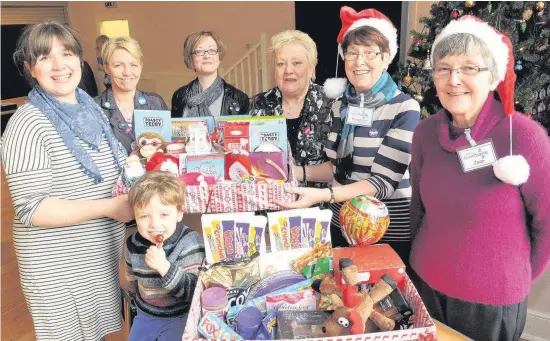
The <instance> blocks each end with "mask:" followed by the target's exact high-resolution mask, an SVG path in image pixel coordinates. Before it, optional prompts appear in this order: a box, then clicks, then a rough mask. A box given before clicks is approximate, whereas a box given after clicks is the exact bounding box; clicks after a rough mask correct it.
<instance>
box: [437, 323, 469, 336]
mask: <svg viewBox="0 0 550 341" xmlns="http://www.w3.org/2000/svg"><path fill="white" fill-rule="evenodd" d="M434 323H435V328H436V333H435V336H436V339H437V340H438V341H466V340H472V339H470V338H468V337H466V336H464V335H462V334H460V333H459V332H457V331H456V330H454V329H452V328H450V327H447V326H446V325H444V324H443V323H441V322H439V321H435V320H434Z"/></svg>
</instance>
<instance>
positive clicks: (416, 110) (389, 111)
mask: <svg viewBox="0 0 550 341" xmlns="http://www.w3.org/2000/svg"><path fill="white" fill-rule="evenodd" d="M340 105H341V102H340V101H338V102H336V103H335V105H334V106H333V111H334V120H335V121H336V120H340V110H339V109H340ZM373 115H374V117H373V123H372V127H362V126H357V127H356V128H355V135H354V140H353V147H354V150H353V166H352V167H353V168H352V171H351V175H350V177H349V178H348V179H341V180H340V181H336V180H335V181H334V183H333V186H339V185H345V184H350V183H354V182H357V181H360V180H366V181H368V182H370V183H371V184H372V185H373V186H374V187H375V188H376V190H377V191H376V194H375V195H374V196H375V197H376V198H377V199H379V200H381V201H383V202H384V203H385V204H386V206H387V207H388V210H389V213H390V226H389V228H388V231H387V232H386V234H385V235H384V237H383V238H382V241H384V242H390V241H408V240H410V227H409V225H410V214H409V203H410V198H411V185H410V182H409V163H410V161H411V154H410V151H411V142H412V135H413V131H414V129H415V128H416V126H417V125H418V123H419V122H420V105H419V104H418V102H417V101H415V100H414V99H412V98H411V97H410V96H409V95H407V94H404V93H402V92H400V91H398V92H397V93H396V94H395V96H394V97H393V98H392V99H391V100H390V101H389V102H388V103H387V104H385V105H382V106H380V107H378V108H376V109H375V110H374V114H373ZM340 122H341V126H343V124H344V122H342V121H340ZM340 137H341V135H340V132H332V133H331V134H330V135H329V139H328V142H327V146H326V154H327V156H328V158H329V160H330V161H331V163H332V165H333V170H334V172H335V173H336V165H337V159H336V150H337V148H338V144H339V143H340ZM341 206H342V204H340V203H335V204H331V209H332V210H333V212H334V213H335V214H334V215H333V223H335V224H337V225H339V211H340V207H341Z"/></svg>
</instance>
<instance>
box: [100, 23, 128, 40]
mask: <svg viewBox="0 0 550 341" xmlns="http://www.w3.org/2000/svg"><path fill="white" fill-rule="evenodd" d="M99 25H100V26H99V34H104V35H106V36H107V37H109V38H116V37H129V36H130V28H129V27H128V20H109V21H102V22H100V23H99Z"/></svg>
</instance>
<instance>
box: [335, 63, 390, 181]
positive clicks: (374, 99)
mask: <svg viewBox="0 0 550 341" xmlns="http://www.w3.org/2000/svg"><path fill="white" fill-rule="evenodd" d="M396 92H397V84H395V82H394V81H393V79H392V78H391V77H390V74H389V73H387V72H383V73H382V75H381V76H380V79H378V81H377V82H376V84H374V86H373V87H372V89H371V90H370V91H368V92H367V93H364V94H363V107H364V108H368V109H372V110H375V109H376V108H378V107H381V106H383V105H384V104H387V103H388V102H389V101H390V100H391V99H392V98H393V96H395V93H396ZM350 104H352V105H356V106H359V105H360V104H361V94H360V93H357V91H356V90H355V88H354V87H353V85H351V84H350V83H348V85H347V86H346V91H345V92H344V96H343V98H342V105H341V106H340V119H341V122H342V124H343V127H342V131H341V133H340V141H339V143H338V147H337V149H336V158H337V160H338V161H337V165H336V174H335V177H336V178H337V180H338V181H339V182H340V183H343V181H345V180H347V179H349V177H350V175H351V169H352V167H353V149H354V148H353V140H354V137H355V128H356V126H355V125H353V124H348V123H347V116H348V108H349V105H350Z"/></svg>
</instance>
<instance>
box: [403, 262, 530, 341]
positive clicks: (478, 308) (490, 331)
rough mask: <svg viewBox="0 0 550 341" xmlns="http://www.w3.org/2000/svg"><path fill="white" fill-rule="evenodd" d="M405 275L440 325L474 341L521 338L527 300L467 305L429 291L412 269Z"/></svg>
mask: <svg viewBox="0 0 550 341" xmlns="http://www.w3.org/2000/svg"><path fill="white" fill-rule="evenodd" d="M407 274H408V275H409V276H410V277H411V280H412V281H413V283H414V286H415V287H416V289H417V290H418V293H419V294H420V297H421V298H422V301H423V302H424V304H425V305H426V308H427V309H428V312H429V313H430V316H431V317H432V318H434V319H436V320H438V321H439V322H442V323H444V324H446V325H448V326H449V327H451V328H453V329H455V330H456V331H458V332H460V333H462V334H464V335H466V336H468V337H469V338H471V339H474V340H476V341H478V340H479V341H517V340H519V338H520V337H521V333H522V332H523V328H524V327H525V319H526V317H527V297H526V298H525V299H524V300H523V301H522V302H520V303H517V304H512V305H506V306H496V305H489V304H481V303H475V302H468V301H463V300H460V299H457V298H453V297H450V296H447V295H445V294H442V293H441V292H439V291H437V290H435V289H433V288H431V287H430V286H429V285H428V284H427V283H426V282H424V281H423V280H422V279H421V278H420V276H418V274H416V272H415V271H414V270H413V269H412V268H410V269H409V271H407ZM457 280H459V279H458V278H457Z"/></svg>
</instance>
